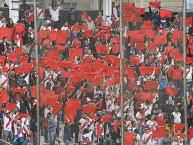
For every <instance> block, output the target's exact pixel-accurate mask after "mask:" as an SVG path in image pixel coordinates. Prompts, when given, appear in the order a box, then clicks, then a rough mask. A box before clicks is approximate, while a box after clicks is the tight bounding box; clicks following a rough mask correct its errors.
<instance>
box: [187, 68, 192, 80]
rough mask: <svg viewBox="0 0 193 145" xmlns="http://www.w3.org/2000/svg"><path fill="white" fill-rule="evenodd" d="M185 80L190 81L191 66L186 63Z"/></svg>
mask: <svg viewBox="0 0 193 145" xmlns="http://www.w3.org/2000/svg"><path fill="white" fill-rule="evenodd" d="M186 80H187V82H191V81H192V66H190V65H186Z"/></svg>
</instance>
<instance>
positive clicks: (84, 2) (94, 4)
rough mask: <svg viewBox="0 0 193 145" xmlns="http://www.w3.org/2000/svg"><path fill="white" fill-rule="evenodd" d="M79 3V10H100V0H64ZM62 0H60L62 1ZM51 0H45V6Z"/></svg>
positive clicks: (59, 0)
mask: <svg viewBox="0 0 193 145" xmlns="http://www.w3.org/2000/svg"><path fill="white" fill-rule="evenodd" d="M71 1H72V3H77V10H99V0H64V2H65V3H70V2H71ZM60 2H61V0H58V3H60ZM48 5H49V0H46V1H45V6H46V7H48Z"/></svg>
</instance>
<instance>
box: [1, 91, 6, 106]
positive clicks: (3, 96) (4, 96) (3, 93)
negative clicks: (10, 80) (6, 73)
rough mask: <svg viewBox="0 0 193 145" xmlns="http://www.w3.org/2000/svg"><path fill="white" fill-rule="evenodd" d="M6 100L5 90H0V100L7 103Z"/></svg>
mask: <svg viewBox="0 0 193 145" xmlns="http://www.w3.org/2000/svg"><path fill="white" fill-rule="evenodd" d="M7 101H8V94H7V90H3V91H0V102H1V103H7Z"/></svg>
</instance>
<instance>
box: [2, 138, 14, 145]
mask: <svg viewBox="0 0 193 145" xmlns="http://www.w3.org/2000/svg"><path fill="white" fill-rule="evenodd" d="M0 145H12V144H11V143H9V142H6V141H4V140H2V139H0Z"/></svg>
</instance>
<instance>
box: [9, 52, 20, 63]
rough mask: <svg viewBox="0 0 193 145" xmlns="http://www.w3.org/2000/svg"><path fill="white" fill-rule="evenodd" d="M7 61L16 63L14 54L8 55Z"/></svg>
mask: <svg viewBox="0 0 193 145" xmlns="http://www.w3.org/2000/svg"><path fill="white" fill-rule="evenodd" d="M8 60H10V61H13V62H16V61H18V59H17V55H15V54H11V53H10V54H8Z"/></svg>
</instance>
